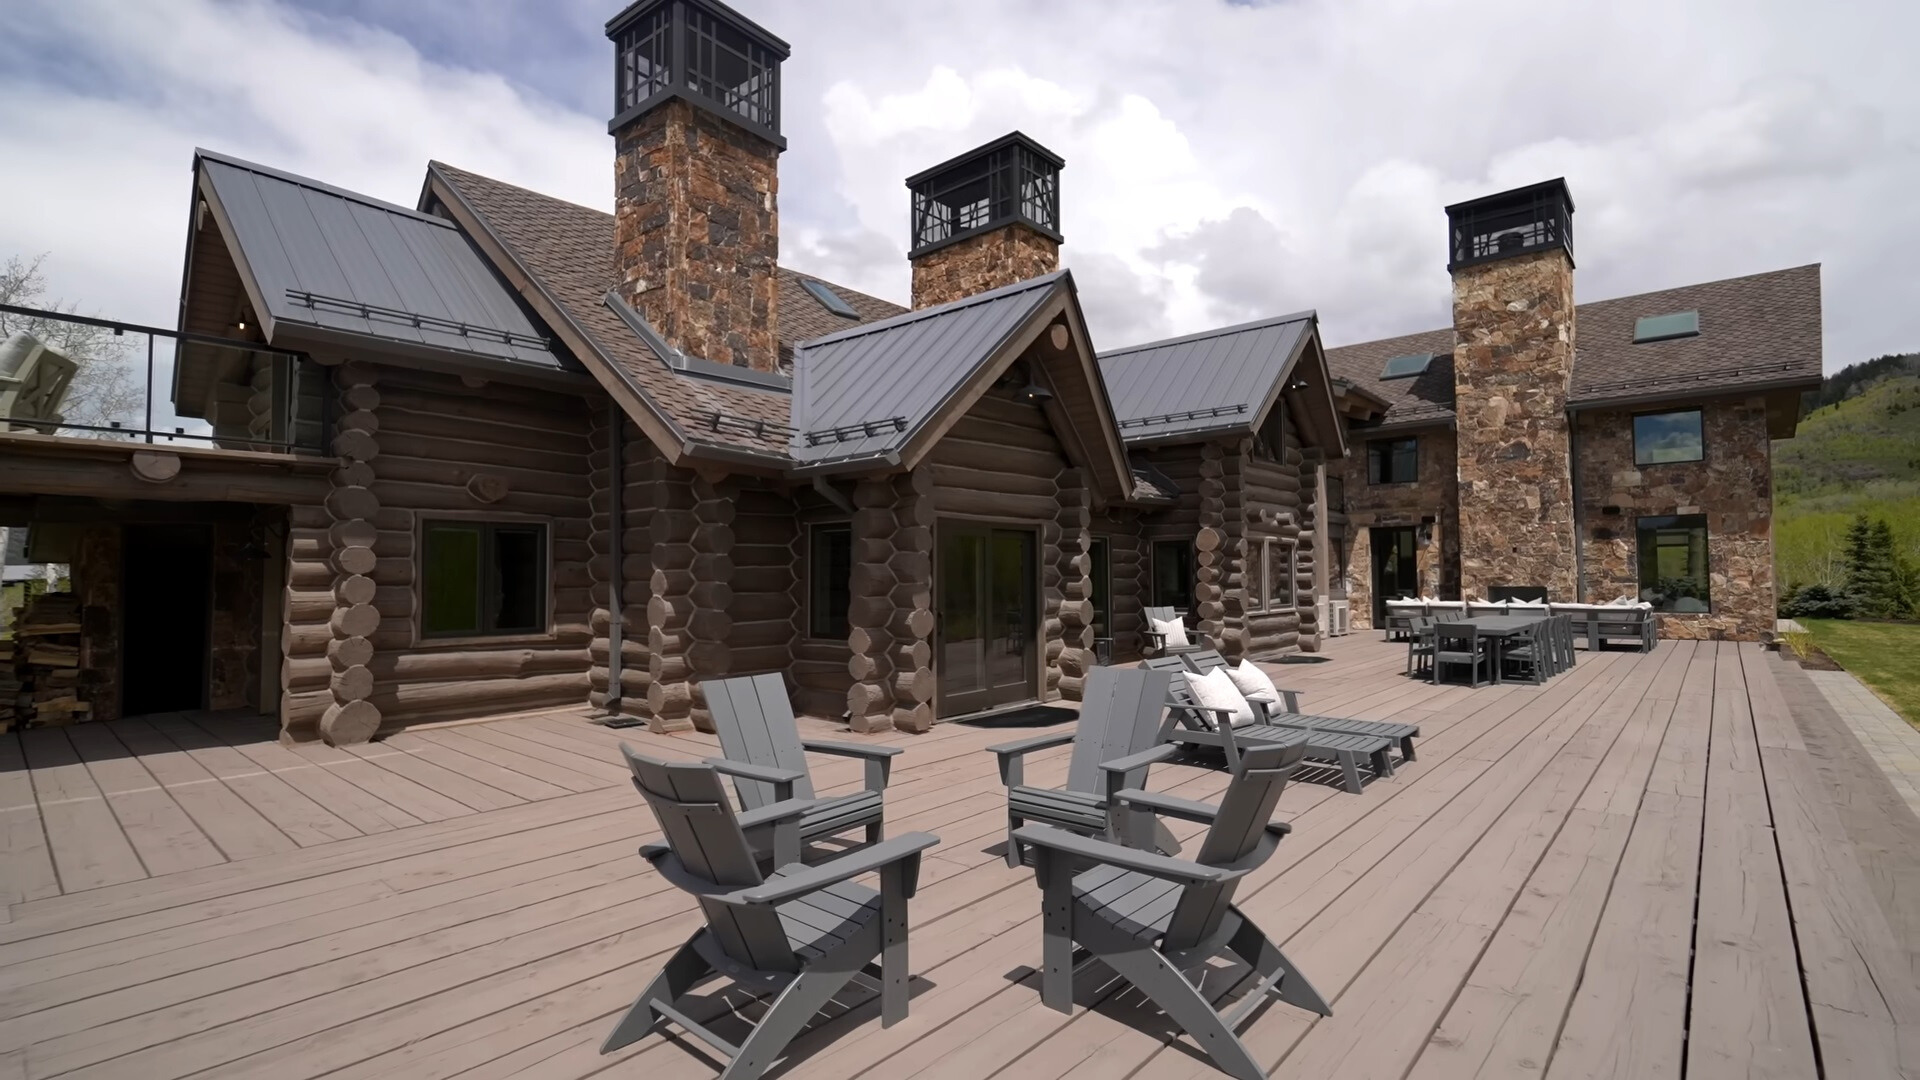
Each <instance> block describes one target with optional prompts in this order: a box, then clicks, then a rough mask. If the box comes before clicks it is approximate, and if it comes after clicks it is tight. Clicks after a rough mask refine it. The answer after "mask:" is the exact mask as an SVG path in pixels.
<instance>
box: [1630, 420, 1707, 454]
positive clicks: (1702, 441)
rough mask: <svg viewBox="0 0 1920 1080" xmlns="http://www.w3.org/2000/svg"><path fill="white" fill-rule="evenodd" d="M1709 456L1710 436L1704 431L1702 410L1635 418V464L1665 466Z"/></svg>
mask: <svg viewBox="0 0 1920 1080" xmlns="http://www.w3.org/2000/svg"><path fill="white" fill-rule="evenodd" d="M1704 457H1706V438H1705V436H1703V435H1702V434H1701V431H1700V410H1699V409H1682V410H1680V411H1679V412H1664V413H1642V414H1641V415H1639V416H1636V417H1634V418H1633V463H1634V464H1635V465H1665V464H1667V463H1669V462H1674V461H1699V460H1700V459H1702V458H1704Z"/></svg>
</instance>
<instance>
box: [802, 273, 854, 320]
mask: <svg viewBox="0 0 1920 1080" xmlns="http://www.w3.org/2000/svg"><path fill="white" fill-rule="evenodd" d="M800 287H801V288H803V289H805V290H807V295H809V296H811V297H813V298H814V299H815V300H818V301H820V306H821V307H823V308H826V309H827V310H828V311H831V312H833V313H834V314H835V315H838V316H840V317H841V318H844V319H858V318H859V317H860V313H859V312H857V311H855V310H853V305H852V304H849V303H847V302H846V300H845V299H843V298H842V297H841V296H840V294H839V293H837V292H834V291H833V287H832V286H830V285H828V284H827V283H826V282H824V281H814V280H812V279H811V278H801V279H800Z"/></svg>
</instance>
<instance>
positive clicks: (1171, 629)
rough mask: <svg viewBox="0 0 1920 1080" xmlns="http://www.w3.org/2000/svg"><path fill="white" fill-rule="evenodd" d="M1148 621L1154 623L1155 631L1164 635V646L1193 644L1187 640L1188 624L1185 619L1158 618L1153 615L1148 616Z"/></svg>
mask: <svg viewBox="0 0 1920 1080" xmlns="http://www.w3.org/2000/svg"><path fill="white" fill-rule="evenodd" d="M1147 621H1148V622H1150V623H1152V624H1153V632H1154V633H1156V634H1160V635H1162V637H1161V639H1160V640H1161V645H1162V647H1163V648H1172V647H1174V646H1176V645H1191V644H1193V643H1192V642H1191V641H1188V640H1187V624H1186V623H1185V622H1184V621H1182V620H1180V619H1156V618H1154V617H1152V616H1148V617H1147Z"/></svg>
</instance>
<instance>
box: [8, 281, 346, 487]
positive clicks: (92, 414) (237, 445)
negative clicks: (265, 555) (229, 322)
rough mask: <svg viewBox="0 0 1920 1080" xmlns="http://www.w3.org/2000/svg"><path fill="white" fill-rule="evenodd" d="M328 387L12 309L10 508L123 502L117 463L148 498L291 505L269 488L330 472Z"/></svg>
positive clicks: (280, 364) (189, 343)
mask: <svg viewBox="0 0 1920 1080" xmlns="http://www.w3.org/2000/svg"><path fill="white" fill-rule="evenodd" d="M236 329H237V330H238V331H239V332H242V333H244V332H245V330H244V328H236ZM329 385H330V383H329V380H328V378H327V375H326V372H325V370H324V369H322V368H321V367H320V366H319V365H318V364H316V363H315V362H314V361H313V360H311V359H310V358H308V357H306V356H303V355H301V354H297V353H290V352H284V351H280V350H275V349H270V348H267V347H265V346H263V345H260V344H257V343H255V342H250V341H245V340H239V339H228V338H220V337H210V336H205V335H198V334H183V333H178V332H175V331H171V330H164V329H161V328H158V327H152V326H139V325H135V324H132V323H121V322H114V321H111V320H107V319H96V318H89V317H85V316H80V315H74V314H70V313H66V312H59V311H46V310H41V309H36V308H27V307H16V306H13V305H8V304H0V447H3V448H4V451H5V452H6V454H7V455H8V456H9V457H10V458H12V459H14V464H12V465H10V466H9V468H7V469H5V470H0V494H43V495H44V494H63V495H64V494H74V495H86V494H93V495H101V496H108V495H113V494H117V493H118V492H117V491H116V490H115V489H119V488H123V487H126V485H125V483H124V481H125V480H127V479H128V478H129V477H128V475H127V470H125V469H115V468H114V467H113V466H114V465H115V463H116V462H118V463H120V464H124V465H130V466H131V479H132V480H134V481H136V484H135V485H134V486H133V488H132V490H134V491H137V492H139V493H140V495H141V497H158V498H172V499H182V498H185V499H214V500H221V501H226V500H232V499H238V500H240V501H268V502H281V501H288V500H289V499H290V498H291V497H292V495H291V491H292V489H293V488H297V487H304V486H306V485H304V484H294V485H288V484H281V483H276V482H273V481H271V480H270V479H269V476H268V474H270V473H272V474H280V475H285V476H292V475H293V474H294V473H299V474H303V475H304V474H311V473H313V472H314V471H315V470H324V468H325V467H326V466H327V465H328V464H330V463H331V462H330V459H329V458H327V457H326V456H325V454H326V448H327V441H328V438H329V435H330V429H331V426H332V425H331V417H330V416H329V411H330V408H331V404H330V398H331V395H330V394H328V393H327V388H328V386H329ZM189 461H190V462H193V463H194V465H193V467H191V468H185V469H183V467H182V463H183V462H189ZM102 467H104V468H105V469H106V470H107V472H106V473H103V474H101V475H99V476H92V477H90V476H89V475H88V474H89V472H90V471H98V470H99V469H100V468H102ZM263 469H264V471H263ZM235 470H238V471H239V473H241V474H245V475H251V476H253V477H255V478H256V479H257V480H260V481H262V483H241V484H239V485H238V486H235V485H234V483H233V482H232V474H233V473H234V472H235ZM109 476H111V479H112V482H110V483H109V482H105V481H107V479H108V477H109Z"/></svg>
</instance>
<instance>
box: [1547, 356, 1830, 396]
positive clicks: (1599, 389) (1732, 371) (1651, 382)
mask: <svg viewBox="0 0 1920 1080" xmlns="http://www.w3.org/2000/svg"><path fill="white" fill-rule="evenodd" d="M1800 367H1801V365H1800V363H1799V362H1798V361H1794V360H1779V361H1775V362H1774V363H1770V364H1739V365H1735V366H1731V367H1717V368H1702V369H1701V370H1698V371H1688V372H1682V373H1679V374H1674V375H1643V376H1641V377H1640V378H1637V379H1621V380H1618V381H1615V382H1604V383H1595V384H1593V385H1592V386H1589V387H1587V388H1586V391H1585V394H1586V396H1589V397H1590V396H1592V395H1594V394H1609V393H1612V392H1614V391H1616V390H1630V389H1636V388H1639V387H1664V386H1675V385H1685V384H1689V383H1702V382H1714V381H1717V380H1720V379H1728V378H1734V377H1748V378H1751V377H1752V376H1755V375H1795V374H1798V373H1799V372H1800ZM1736 389H1737V387H1736Z"/></svg>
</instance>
